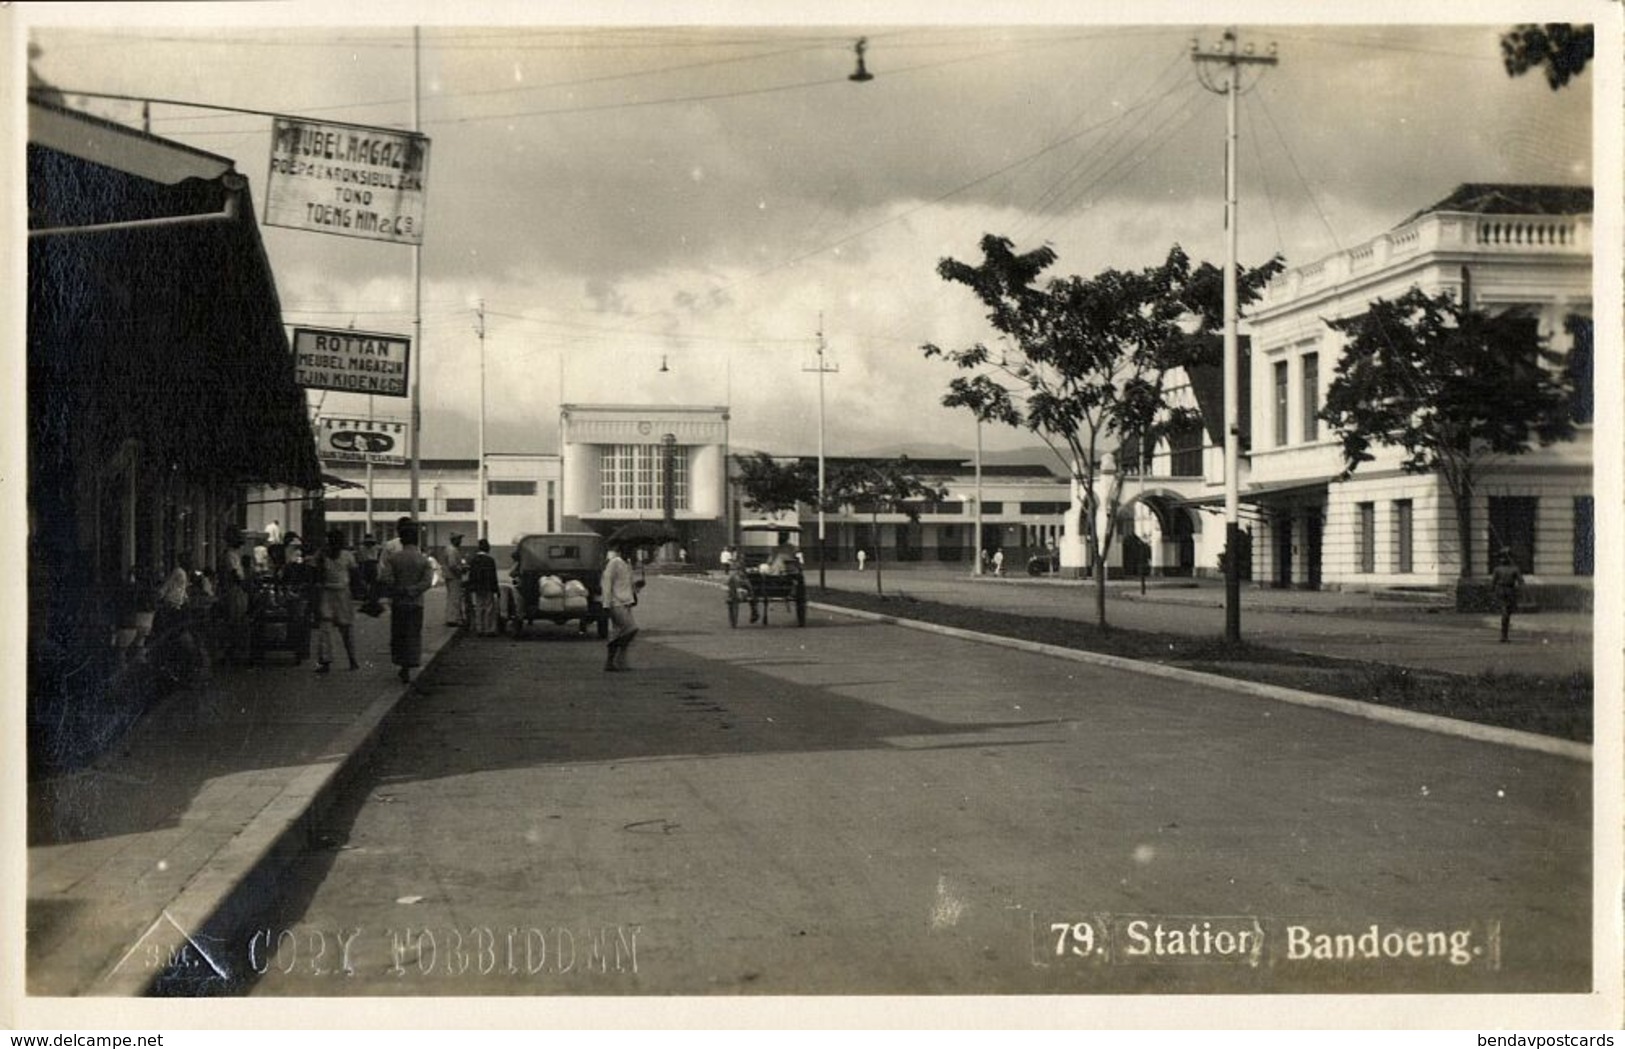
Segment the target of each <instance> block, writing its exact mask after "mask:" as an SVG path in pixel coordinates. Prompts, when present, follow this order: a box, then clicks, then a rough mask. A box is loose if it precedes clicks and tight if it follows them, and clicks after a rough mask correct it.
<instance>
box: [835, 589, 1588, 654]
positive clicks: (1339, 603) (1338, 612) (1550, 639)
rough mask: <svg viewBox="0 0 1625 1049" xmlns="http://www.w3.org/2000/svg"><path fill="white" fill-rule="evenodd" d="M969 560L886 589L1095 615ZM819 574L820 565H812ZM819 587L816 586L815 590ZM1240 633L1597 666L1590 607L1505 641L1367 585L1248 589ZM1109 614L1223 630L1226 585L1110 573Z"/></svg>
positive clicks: (1087, 597)
mask: <svg viewBox="0 0 1625 1049" xmlns="http://www.w3.org/2000/svg"><path fill="white" fill-rule="evenodd" d="M968 573H969V569H968V568H966V569H949V568H936V567H930V566H928V567H918V568H916V567H912V566H911V567H908V568H904V569H902V570H888V572H887V573H886V577H885V580H884V586H885V590H886V592H887V593H890V594H898V593H906V594H908V595H909V596H911V597H916V598H920V599H922V600H927V601H943V602H947V603H950V604H955V603H975V604H978V605H980V606H981V607H984V608H990V609H997V610H1000V611H1009V612H1015V613H1019V614H1022V615H1044V616H1057V617H1061V618H1065V619H1076V620H1079V621H1082V622H1089V623H1093V622H1094V620H1095V604H1094V602H1095V595H1094V589H1093V583H1091V582H1088V581H1082V582H1060V581H1054V580H1033V579H1029V578H1028V577H1026V576H1024V575H1021V576H1016V575H1013V576H1007V577H1005V578H1003V579H991V578H987V577H983V578H981V579H975V578H973V577H971V576H970V575H969V574H968ZM812 578H813V579H815V580H816V578H817V573H816V571H815V572H813V573H812ZM826 581H827V583H828V585H830V586H832V587H836V588H839V589H843V590H861V591H864V592H867V593H873V592H874V586H875V581H874V571H873V569H872V568H871V569H870V570H869V571H866V572H857V571H854V570H851V569H841V570H837V571H829V572H826ZM815 594H816V590H815ZM1241 601H1242V635H1243V637H1245V638H1246V639H1247V640H1249V641H1253V642H1256V643H1258V644H1263V645H1270V646H1273V647H1276V648H1287V649H1293V650H1297V651H1302V652H1313V653H1317V654H1320V655H1326V656H1335V657H1341V658H1346V659H1365V660H1377V661H1379V662H1384V663H1392V664H1395V665H1399V666H1413V667H1421V668H1428V669H1434V670H1446V671H1451V672H1453V673H1461V674H1477V673H1479V672H1481V671H1485V670H1493V671H1500V672H1503V673H1508V672H1517V673H1541V674H1568V673H1572V672H1574V671H1577V670H1583V671H1589V670H1590V669H1591V663H1592V653H1591V617H1590V616H1589V615H1587V614H1583V613H1573V612H1544V613H1537V614H1533V615H1522V616H1518V617H1516V618H1515V619H1514V621H1513V636H1512V641H1511V643H1509V644H1505V645H1503V644H1500V643H1499V641H1498V637H1499V631H1500V626H1499V619H1498V618H1496V617H1491V616H1483V615H1459V614H1457V613H1455V612H1429V611H1427V610H1426V609H1424V608H1422V607H1420V606H1416V605H1406V604H1401V603H1398V602H1388V603H1384V602H1379V601H1375V600H1373V599H1372V598H1371V597H1370V596H1369V595H1361V594H1346V595H1345V594H1338V593H1332V592H1325V593H1311V592H1303V591H1284V592H1283V591H1273V590H1258V589H1253V588H1247V589H1244V590H1243V591H1242V595H1241ZM1106 615H1107V620H1108V622H1110V623H1111V625H1113V626H1119V627H1124V628H1126V629H1130V630H1150V631H1160V632H1164V633H1173V634H1190V635H1195V636H1205V637H1222V636H1223V635H1224V591H1223V588H1222V586H1217V585H1214V584H1211V583H1205V584H1204V585H1203V586H1202V587H1201V588H1200V589H1171V590H1170V589H1157V588H1156V587H1155V586H1153V588H1152V589H1151V590H1150V591H1149V592H1148V593H1147V595H1146V596H1145V597H1144V598H1142V597H1141V596H1140V593H1139V587H1138V585H1137V584H1135V583H1132V582H1125V583H1116V582H1114V583H1111V584H1110V589H1109V591H1108V597H1107V605H1106Z"/></svg>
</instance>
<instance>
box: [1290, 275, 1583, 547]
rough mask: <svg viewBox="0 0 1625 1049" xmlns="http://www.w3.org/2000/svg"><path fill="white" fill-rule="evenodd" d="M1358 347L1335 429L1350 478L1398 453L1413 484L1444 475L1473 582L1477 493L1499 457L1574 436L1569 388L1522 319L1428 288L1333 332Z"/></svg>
mask: <svg viewBox="0 0 1625 1049" xmlns="http://www.w3.org/2000/svg"><path fill="white" fill-rule="evenodd" d="M1326 323H1327V324H1328V325H1330V326H1331V327H1332V329H1333V330H1335V331H1338V332H1340V333H1342V334H1343V335H1344V336H1346V337H1347V340H1348V341H1347V344H1346V346H1345V347H1344V350H1343V356H1342V359H1341V360H1340V361H1338V364H1337V372H1336V374H1335V376H1334V377H1333V379H1332V384H1331V389H1330V390H1329V391H1328V392H1327V395H1326V405H1325V407H1324V408H1322V409H1321V412H1320V417H1321V418H1322V419H1325V420H1326V422H1327V423H1329V424H1330V425H1331V426H1332V428H1333V429H1334V430H1336V431H1337V433H1338V436H1339V437H1340V438H1341V439H1342V442H1343V461H1344V465H1345V470H1344V477H1347V476H1349V475H1350V474H1352V473H1353V472H1354V471H1355V470H1356V469H1358V468H1359V466H1360V464H1361V463H1365V462H1370V461H1371V460H1372V459H1374V458H1375V455H1374V453H1373V452H1372V450H1371V449H1372V446H1373V445H1378V446H1382V447H1387V448H1394V449H1398V450H1399V451H1400V452H1402V453H1403V454H1404V460H1403V461H1402V462H1401V464H1400V465H1401V467H1402V468H1403V469H1404V470H1405V471H1406V472H1407V473H1413V474H1427V473H1435V472H1437V473H1438V474H1439V475H1440V476H1441V477H1443V478H1444V481H1445V484H1446V485H1447V486H1449V488H1450V494H1451V496H1453V497H1454V499H1455V503H1456V537H1457V541H1458V543H1459V545H1460V548H1461V576H1462V578H1464V579H1465V578H1468V577H1470V576H1471V575H1472V574H1473V554H1472V550H1473V544H1472V508H1473V503H1472V500H1473V492H1474V489H1475V487H1476V485H1477V482H1478V477H1479V474H1480V471H1481V470H1482V469H1483V468H1484V467H1485V466H1486V465H1487V464H1488V463H1489V462H1490V461H1492V460H1493V459H1495V458H1496V457H1499V456H1508V455H1521V454H1522V453H1524V452H1526V451H1528V450H1529V449H1530V447H1531V442H1532V441H1538V442H1539V443H1540V444H1542V445H1547V444H1550V443H1552V442H1553V441H1558V440H1563V439H1565V438H1568V437H1571V436H1572V435H1573V433H1574V424H1573V422H1572V421H1571V420H1570V413H1569V398H1570V395H1569V390H1568V382H1567V380H1566V379H1565V378H1564V377H1563V375H1562V373H1561V372H1559V371H1558V370H1557V369H1556V367H1555V365H1556V363H1557V358H1558V355H1557V354H1554V353H1552V352H1550V351H1549V350H1547V349H1546V347H1545V346H1544V345H1543V340H1542V338H1541V336H1540V335H1539V334H1538V333H1537V331H1536V328H1535V324H1534V319H1533V318H1532V317H1530V316H1528V315H1527V314H1525V313H1524V312H1522V311H1517V310H1513V311H1508V312H1505V313H1500V314H1496V315H1493V316H1492V315H1490V314H1488V313H1485V312H1483V311H1482V310H1475V309H1471V308H1469V307H1467V306H1464V305H1462V304H1461V303H1458V302H1457V301H1456V300H1455V299H1454V298H1452V297H1451V296H1450V295H1449V294H1440V295H1432V296H1430V295H1427V294H1425V293H1424V292H1423V291H1422V290H1421V289H1420V288H1412V289H1411V290H1410V291H1408V292H1406V293H1405V294H1404V295H1401V296H1400V297H1399V298H1397V299H1394V300H1392V301H1388V300H1383V299H1378V300H1376V301H1374V302H1373V303H1372V304H1371V308H1370V309H1368V310H1367V311H1366V312H1365V313H1362V314H1360V315H1359V316H1357V317H1348V318H1345V319H1342V320H1334V321H1327V322H1326Z"/></svg>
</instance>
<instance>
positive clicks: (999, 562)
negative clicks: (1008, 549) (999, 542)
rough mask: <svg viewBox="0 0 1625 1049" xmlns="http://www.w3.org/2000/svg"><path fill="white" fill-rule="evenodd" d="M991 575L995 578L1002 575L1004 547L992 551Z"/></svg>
mask: <svg viewBox="0 0 1625 1049" xmlns="http://www.w3.org/2000/svg"><path fill="white" fill-rule="evenodd" d="M993 574H994V575H996V576H1000V575H1004V547H1002V546H1001V547H999V549H997V550H995V551H993Z"/></svg>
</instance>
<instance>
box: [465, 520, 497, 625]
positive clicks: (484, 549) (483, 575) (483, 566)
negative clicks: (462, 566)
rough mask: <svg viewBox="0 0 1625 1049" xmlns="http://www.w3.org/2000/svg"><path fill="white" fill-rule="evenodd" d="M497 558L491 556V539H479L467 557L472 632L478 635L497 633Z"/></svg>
mask: <svg viewBox="0 0 1625 1049" xmlns="http://www.w3.org/2000/svg"><path fill="white" fill-rule="evenodd" d="M498 589H499V587H498V584H497V559H496V558H494V557H492V556H491V541H490V540H489V539H481V540H480V541H479V544H478V547H477V549H475V551H474V553H473V555H472V556H471V557H469V559H468V593H469V597H470V598H471V599H472V601H473V603H474V633H475V634H477V635H478V636H480V637H496V635H497V591H498Z"/></svg>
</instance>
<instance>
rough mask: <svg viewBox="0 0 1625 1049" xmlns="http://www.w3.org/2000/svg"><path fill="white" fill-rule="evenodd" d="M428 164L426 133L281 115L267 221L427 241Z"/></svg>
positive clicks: (274, 141)
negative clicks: (424, 213)
mask: <svg viewBox="0 0 1625 1049" xmlns="http://www.w3.org/2000/svg"><path fill="white" fill-rule="evenodd" d="M428 171H429V140H428V139H427V138H425V137H424V136H422V135H415V134H411V133H408V132H403V131H389V130H385V129H381V128H370V127H360V126H358V125H354V124H326V123H319V122H316V121H310V120H294V119H291V118H289V117H277V118H276V120H275V122H274V123H273V125H272V129H271V175H270V178H269V179H268V180H267V183H266V193H265V224H266V225H267V226H287V227H290V228H292V229H304V230H314V231H316V232H318V233H336V234H338V235H340V236H343V237H361V238H364V239H366V240H381V241H387V242H390V243H394V244H422V243H423V199H424V193H425V186H426V178H427V176H428Z"/></svg>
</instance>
